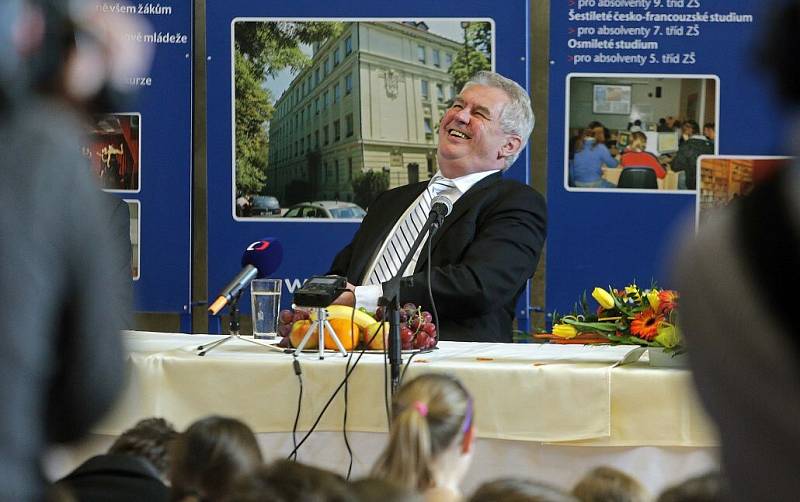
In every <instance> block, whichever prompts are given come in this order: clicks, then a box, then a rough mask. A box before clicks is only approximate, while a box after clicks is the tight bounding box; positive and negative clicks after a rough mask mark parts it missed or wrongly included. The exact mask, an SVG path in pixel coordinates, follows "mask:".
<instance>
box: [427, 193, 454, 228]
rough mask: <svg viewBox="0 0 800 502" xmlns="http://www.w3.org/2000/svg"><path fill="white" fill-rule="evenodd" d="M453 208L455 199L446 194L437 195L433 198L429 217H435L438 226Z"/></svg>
mask: <svg viewBox="0 0 800 502" xmlns="http://www.w3.org/2000/svg"><path fill="white" fill-rule="evenodd" d="M452 210H453V201H452V200H450V197H448V196H446V195H437V196H436V197H434V198H433V200H431V212H430V215H429V217H430V218H433V221H434V224H435V225H436V226H437V227H438V226H439V225H441V224H442V222H443V221H444V218H445V216H447V215H448V214H450V211H452Z"/></svg>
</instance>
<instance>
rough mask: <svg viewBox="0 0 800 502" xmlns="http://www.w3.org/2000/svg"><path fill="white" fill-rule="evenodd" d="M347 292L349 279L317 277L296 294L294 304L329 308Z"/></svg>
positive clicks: (326, 276)
mask: <svg viewBox="0 0 800 502" xmlns="http://www.w3.org/2000/svg"><path fill="white" fill-rule="evenodd" d="M345 291H347V278H346V277H341V276H338V275H316V276H314V277H310V278H309V279H308V280H307V281H306V282H305V284H303V286H302V287H301V288H300V289H298V290H297V291H295V293H294V304H295V305H297V306H298V307H327V306H328V305H330V304H331V303H333V301H334V300H335V299H336V298H337V297H338V296H339V295H340V294H342V293H344V292H345Z"/></svg>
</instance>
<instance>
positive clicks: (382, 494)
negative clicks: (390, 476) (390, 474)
mask: <svg viewBox="0 0 800 502" xmlns="http://www.w3.org/2000/svg"><path fill="white" fill-rule="evenodd" d="M350 489H351V491H352V492H353V494H355V496H356V498H357V499H358V500H359V502H372V501H380V502H423V501H424V500H425V498H424V497H423V496H422V495H420V494H419V493H417V492H416V491H415V490H409V489H406V488H400V487H399V486H397V485H395V484H394V483H392V482H390V481H387V480H385V479H378V478H364V479H359V480H358V481H355V482H353V483H352V484H351V485H350Z"/></svg>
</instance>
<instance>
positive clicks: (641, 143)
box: [630, 131, 647, 152]
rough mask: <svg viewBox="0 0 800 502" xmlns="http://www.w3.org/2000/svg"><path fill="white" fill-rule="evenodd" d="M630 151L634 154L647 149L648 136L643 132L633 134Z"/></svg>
mask: <svg viewBox="0 0 800 502" xmlns="http://www.w3.org/2000/svg"><path fill="white" fill-rule="evenodd" d="M630 149H631V150H633V151H634V152H643V151H644V150H645V149H647V135H646V134H645V133H643V132H641V131H636V132H633V133H631V144H630Z"/></svg>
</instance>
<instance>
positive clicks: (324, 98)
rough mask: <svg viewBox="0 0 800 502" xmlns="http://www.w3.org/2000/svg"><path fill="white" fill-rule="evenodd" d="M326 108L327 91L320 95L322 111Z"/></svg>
mask: <svg viewBox="0 0 800 502" xmlns="http://www.w3.org/2000/svg"><path fill="white" fill-rule="evenodd" d="M326 108H328V91H325V92H324V93H323V94H322V109H323V110H324V109H326Z"/></svg>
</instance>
